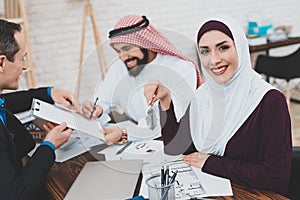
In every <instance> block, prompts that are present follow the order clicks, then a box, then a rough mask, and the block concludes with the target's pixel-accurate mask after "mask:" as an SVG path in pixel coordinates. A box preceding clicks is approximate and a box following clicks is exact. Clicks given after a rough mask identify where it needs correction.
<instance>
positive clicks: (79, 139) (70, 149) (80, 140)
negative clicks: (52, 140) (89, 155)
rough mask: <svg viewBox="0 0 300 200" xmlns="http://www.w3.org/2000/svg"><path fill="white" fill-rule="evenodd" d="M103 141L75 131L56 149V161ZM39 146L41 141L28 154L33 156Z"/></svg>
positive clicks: (83, 151) (81, 152)
mask: <svg viewBox="0 0 300 200" xmlns="http://www.w3.org/2000/svg"><path fill="white" fill-rule="evenodd" d="M103 143H104V142H103V141H101V140H99V139H98V138H96V137H93V136H91V135H88V134H85V133H78V132H77V131H73V133H72V134H71V136H70V138H69V140H68V141H67V142H66V143H64V144H63V145H62V146H60V147H59V148H58V149H56V150H55V162H65V161H66V160H69V159H71V158H74V157H75V156H78V155H80V154H83V153H85V152H87V151H89V150H90V149H91V147H93V146H95V145H98V144H103ZM39 146H40V143H37V144H36V145H35V148H34V149H33V150H31V151H30V152H29V153H28V156H30V157H31V156H32V155H33V154H34V152H35V151H36V149H37V148H38V147H39Z"/></svg>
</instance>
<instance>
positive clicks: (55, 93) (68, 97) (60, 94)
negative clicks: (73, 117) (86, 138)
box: [51, 88, 82, 114]
mask: <svg viewBox="0 0 300 200" xmlns="http://www.w3.org/2000/svg"><path fill="white" fill-rule="evenodd" d="M51 97H52V99H53V101H54V102H55V103H57V104H62V105H64V106H65V107H66V108H68V109H71V110H76V111H77V112H79V113H80V114H82V111H81V108H80V105H79V101H78V99H77V98H76V97H75V95H74V94H73V93H72V92H69V91H66V90H61V89H56V88H52V89H51Z"/></svg>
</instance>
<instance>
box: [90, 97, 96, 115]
mask: <svg viewBox="0 0 300 200" xmlns="http://www.w3.org/2000/svg"><path fill="white" fill-rule="evenodd" d="M97 101H98V97H97V98H96V100H95V102H94V105H93V111H92V112H91V116H90V119H92V117H93V114H94V112H95V110H96V105H97Z"/></svg>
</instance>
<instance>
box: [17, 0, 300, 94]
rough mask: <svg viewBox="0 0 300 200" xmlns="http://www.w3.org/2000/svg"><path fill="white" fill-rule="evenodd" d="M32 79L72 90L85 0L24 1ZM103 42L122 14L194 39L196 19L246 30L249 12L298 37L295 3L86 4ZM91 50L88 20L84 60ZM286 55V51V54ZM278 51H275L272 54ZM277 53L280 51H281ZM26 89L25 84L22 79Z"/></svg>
mask: <svg viewBox="0 0 300 200" xmlns="http://www.w3.org/2000/svg"><path fill="white" fill-rule="evenodd" d="M25 1H26V8H27V14H28V21H29V28H30V38H31V45H32V50H33V56H34V64H35V76H36V81H37V84H38V86H44V85H53V86H55V87H60V88H64V89H70V90H73V88H74V86H75V83H76V80H75V79H76V75H77V71H78V70H77V69H78V65H79V53H80V42H81V31H82V18H83V10H84V3H85V1H84V0H25ZM90 2H91V3H92V5H93V8H94V10H95V14H96V19H97V25H98V27H99V31H100V36H101V39H102V41H103V42H106V41H107V35H108V32H109V30H110V29H111V28H112V27H113V25H114V24H115V23H116V22H117V21H118V19H120V18H121V17H122V16H124V15H126V14H139V15H143V14H145V15H146V16H147V17H148V18H149V19H150V21H151V22H152V23H153V24H154V25H155V26H156V27H158V28H163V29H165V28H167V29H172V30H175V31H177V32H179V33H181V34H184V35H186V36H187V37H190V38H191V40H194V38H195V35H196V31H197V29H198V27H199V24H200V23H201V21H202V20H203V19H204V18H205V17H207V16H212V15H216V14H229V15H231V16H233V17H235V18H236V19H237V20H238V21H240V23H242V25H243V26H244V27H245V29H246V26H247V19H248V16H249V14H250V13H252V14H253V13H258V14H257V15H256V16H261V18H262V19H263V20H264V21H266V22H270V23H273V25H275V26H276V25H279V24H288V25H293V28H294V31H295V32H299V33H300V20H299V8H300V2H299V0H286V1H281V0H264V1H261V0H259V1H258V0H243V1H242V0H226V1H221V0H218V1H217V0H188V1H185V0H163V1H162V0H151V1H142V0H126V1H125V0H109V1H108V0H106V1H105V0H91V1H90ZM94 47H95V43H94V38H93V32H92V28H91V23H90V21H89V20H88V21H87V27H86V37H85V53H84V55H85V57H87V56H88V55H89V52H90V51H91V50H93V49H94ZM287 51H291V50H287ZM277 53H278V51H277ZM279 53H283V54H284V53H285V50H284V51H282V50H281V51H280V52H279ZM21 85H22V88H25V80H24V79H23V80H21Z"/></svg>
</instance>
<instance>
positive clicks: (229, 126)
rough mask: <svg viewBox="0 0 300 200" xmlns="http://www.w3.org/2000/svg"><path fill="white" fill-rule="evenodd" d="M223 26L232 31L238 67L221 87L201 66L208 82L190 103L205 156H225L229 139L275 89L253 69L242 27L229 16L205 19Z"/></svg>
mask: <svg viewBox="0 0 300 200" xmlns="http://www.w3.org/2000/svg"><path fill="white" fill-rule="evenodd" d="M210 20H216V21H220V22H222V23H224V24H225V25H226V26H227V27H228V28H229V30H230V31H231V33H232V35H233V38H234V42H235V46H236V51H237V56H238V68H237V71H236V73H235V74H234V76H233V77H232V78H231V79H230V80H229V81H228V82H226V83H225V84H218V83H217V82H215V81H214V79H213V78H212V77H211V76H210V75H209V74H208V73H207V72H206V70H205V69H204V68H203V67H202V72H203V75H204V79H205V82H204V84H202V85H201V86H200V87H199V88H198V90H197V91H196V95H195V98H194V99H193V100H192V102H191V108H190V126H191V135H192V139H193V142H194V144H195V147H196V149H197V150H198V151H199V152H202V153H213V154H215V155H221V156H222V155H224V152H225V147H226V144H227V142H228V141H229V140H230V138H231V137H232V136H233V135H234V134H235V133H236V131H237V130H238V129H239V128H240V127H241V126H242V124H243V123H244V122H245V121H246V119H247V118H248V117H249V116H250V115H251V113H252V112H253V111H254V109H255V108H256V107H257V106H258V104H259V103H260V101H261V100H262V98H263V96H264V95H265V94H266V93H267V92H268V91H269V90H271V89H273V87H272V86H271V85H270V84H268V83H267V82H266V81H264V80H263V79H262V77H261V76H260V75H259V74H258V73H256V72H255V71H254V70H253V69H252V68H251V61H250V53H249V47H248V42H247V39H246V37H245V34H244V31H243V29H242V27H241V26H240V25H239V24H238V22H236V21H235V20H234V19H232V18H230V17H227V16H226V17H223V16H222V17H221V18H219V17H217V18H212V19H209V20H206V21H205V22H204V23H203V24H202V25H201V27H202V26H203V25H204V24H205V23H206V22H208V21H210Z"/></svg>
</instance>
